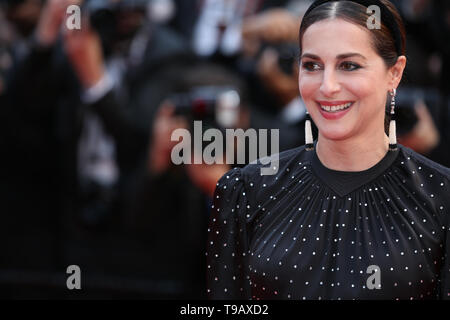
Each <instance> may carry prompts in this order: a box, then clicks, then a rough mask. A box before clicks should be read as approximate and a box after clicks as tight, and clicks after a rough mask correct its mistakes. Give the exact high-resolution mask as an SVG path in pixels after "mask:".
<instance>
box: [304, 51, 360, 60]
mask: <svg viewBox="0 0 450 320" xmlns="http://www.w3.org/2000/svg"><path fill="white" fill-rule="evenodd" d="M350 57H360V58H362V59H364V60H367V59H366V57H364V56H363V55H362V54H359V53H356V52H349V53H342V54H339V55H337V56H336V58H337V59H338V60H342V59H346V58H350ZM301 58H302V59H303V58H310V59H313V60H320V58H319V56H316V55H315V54H311V53H305V54H303V55H302V57H301Z"/></svg>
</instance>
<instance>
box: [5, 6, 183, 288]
mask: <svg viewBox="0 0 450 320" xmlns="http://www.w3.org/2000/svg"><path fill="white" fill-rule="evenodd" d="M71 4H79V5H80V6H81V8H82V10H81V11H82V19H81V21H82V25H81V29H80V30H77V29H75V30H68V29H67V28H66V23H65V22H66V18H67V17H68V14H67V13H66V10H67V7H68V6H69V5H71ZM146 5H147V3H146V1H130V0H122V1H109V0H103V1H102V0H98V1H97V0H88V1H85V2H84V3H80V1H71V0H48V1H46V4H45V7H44V8H43V10H42V14H41V16H40V19H39V23H38V25H37V27H36V29H35V32H34V33H33V37H32V46H31V50H30V52H29V53H28V54H27V55H26V56H24V58H23V59H22V60H21V61H20V63H18V64H17V65H16V66H15V67H14V70H13V72H12V77H11V78H10V79H9V81H8V84H7V87H8V89H7V92H6V95H7V100H8V103H9V104H10V105H11V106H12V107H11V110H13V113H14V118H17V119H20V122H21V125H20V127H19V128H20V130H17V129H14V128H13V126H11V129H10V131H11V132H13V130H15V131H17V132H19V133H20V135H21V136H23V140H22V141H19V143H18V144H17V146H18V148H23V150H24V151H23V154H22V155H20V156H18V157H17V159H16V160H18V161H15V163H16V165H17V167H19V164H20V163H25V164H26V166H27V167H32V168H34V169H35V171H37V172H39V175H33V174H26V173H25V174H23V182H22V183H17V185H18V187H17V188H18V190H20V189H19V188H21V187H23V185H24V184H25V185H30V186H31V185H33V186H34V187H33V189H34V190H41V189H43V188H42V185H45V184H48V181H49V180H51V181H52V184H53V185H54V188H53V189H52V190H53V192H50V193H49V194H45V195H44V196H43V197H41V198H42V200H41V201H44V202H46V203H51V204H52V205H53V206H54V207H56V208H53V209H52V210H48V216H49V219H48V221H46V220H44V219H42V217H40V219H41V221H40V223H31V220H30V219H32V217H31V216H30V217H28V215H30V213H31V211H30V210H29V209H26V208H24V206H26V204H27V203H28V204H30V201H27V195H28V193H26V192H25V193H23V192H19V191H14V190H13V191H12V192H13V193H14V194H15V195H16V197H20V199H18V200H17V201H16V202H17V203H16V204H12V205H11V208H10V209H8V210H6V212H11V213H12V212H16V211H17V212H20V214H21V215H22V216H24V217H23V218H22V221H27V222H26V224H27V225H30V226H31V225H33V226H34V228H35V229H39V228H40V226H41V225H42V228H47V227H48V226H50V225H51V226H54V227H55V232H56V233H57V234H58V236H59V237H60V239H58V240H57V241H53V240H52V241H49V244H48V245H42V246H46V247H49V248H53V247H55V251H56V252H57V255H58V256H59V258H58V259H59V260H58V263H60V264H61V265H65V264H66V262H67V261H69V260H70V261H77V262H78V263H79V264H82V265H84V266H85V271H86V272H87V273H88V274H92V275H98V274H102V273H103V272H104V270H105V265H107V266H108V267H107V268H108V271H109V272H108V275H109V276H112V277H114V276H117V275H119V274H122V275H123V274H125V275H126V277H125V279H123V282H120V281H119V282H116V283H122V286H123V287H122V288H119V287H117V288H115V290H116V291H117V292H120V291H121V290H122V292H134V293H136V292H139V291H140V292H142V289H139V288H137V287H136V286H134V285H133V283H134V282H133V277H136V278H139V277H141V276H148V273H149V271H148V270H150V268H147V267H148V266H149V265H150V266H151V265H152V263H153V261H149V260H148V259H145V252H146V251H148V250H149V249H148V247H146V246H149V245H151V243H147V242H145V241H143V239H142V238H141V237H142V234H133V233H131V231H130V230H129V228H128V227H127V226H128V225H129V219H130V217H129V215H128V212H127V210H126V209H125V204H124V203H125V202H128V201H129V200H128V199H127V198H126V197H127V196H129V194H128V193H126V192H123V190H127V188H128V185H129V181H130V180H131V179H132V177H133V175H134V174H135V172H136V171H137V168H138V167H139V163H141V162H142V161H143V159H144V158H145V155H146V146H147V143H148V138H149V137H148V132H149V130H150V126H151V123H152V119H153V117H154V114H155V112H156V109H157V107H158V105H159V104H160V103H161V101H162V99H163V97H165V96H166V95H167V92H172V91H173V90H172V89H171V86H172V84H173V83H174V79H177V77H178V76H179V74H180V72H181V73H182V71H181V70H182V68H183V67H184V66H185V65H186V64H188V63H189V62H187V61H190V60H189V59H191V55H190V54H189V50H187V49H186V46H185V45H184V44H183V42H182V41H181V40H180V39H179V38H178V37H177V36H176V35H175V34H174V33H173V32H171V31H170V30H167V29H164V28H159V27H156V26H154V25H153V24H152V22H151V21H149V20H148V19H147V16H146V14H147V11H146V10H147V9H146V8H147V7H146ZM41 138H42V139H41ZM36 141H38V142H36ZM41 155H42V159H41ZM30 159H34V160H35V162H31V161H30ZM19 161H20V162H19ZM11 163H12V164H11V166H12V165H14V164H13V163H14V162H11ZM10 169H11V167H10ZM27 172H28V171H27ZM41 176H42V178H41ZM44 177H45V178H44ZM48 177H51V178H48ZM44 179H46V180H44ZM44 181H45V182H44ZM30 194H31V192H30ZM19 204H21V205H20V206H19ZM26 212H28V213H26ZM25 213H26V214H25ZM12 216H13V215H12ZM33 216H36V217H37V216H39V215H36V214H34V215H33ZM17 224H18V222H17V221H14V222H11V225H8V224H6V227H7V228H8V226H9V231H8V232H7V234H11V233H17V232H16V231H15V230H16V229H17ZM49 234H50V233H49ZM18 236H19V235H18ZM30 238H31V239H30V244H32V243H33V242H32V241H34V243H36V245H39V242H40V241H41V240H39V241H36V239H35V238H33V236H32V234H31V233H30ZM40 238H43V237H40ZM32 247H33V246H30V245H26V246H24V247H23V248H20V249H19V250H14V248H13V247H11V250H9V249H8V250H5V252H10V253H8V254H7V255H6V256H7V257H8V258H9V261H10V264H13V261H18V252H23V257H24V259H22V260H21V261H20V262H18V263H17V264H16V265H15V266H16V267H18V268H29V267H31V265H32V264H29V263H27V262H26V261H27V260H26V259H27V257H28V256H29V255H30V254H31V253H30V252H31V251H33V249H31V248H32ZM130 248H131V249H130ZM34 251H35V252H36V254H39V253H38V252H39V251H38V250H35V249H34ZM42 259H43V257H42V258H39V257H38V258H36V261H40V260H42ZM107 261H109V263H108V262H107ZM59 268H61V266H59ZM59 270H60V269H59ZM98 281H99V282H97V284H96V285H94V284H92V286H93V287H96V288H97V289H98V290H103V289H102V288H107V287H108V284H107V283H106V282H105V281H104V280H102V281H100V280H98ZM127 281H128V282H127ZM87 286H88V287H89V284H87ZM157 287H158V286H157V285H156V286H155V287H154V288H157ZM152 290H154V289H153V286H152V285H148V286H147V287H146V288H145V290H144V292H146V293H147V294H148V293H149V292H152ZM155 290H156V289H155ZM173 290H174V292H176V290H177V289H173ZM168 292H171V291H170V290H168ZM89 294H90V292H87V295H89ZM104 294H106V295H107V296H112V295H113V294H114V290H109V291H104ZM123 294H125V293H123ZM174 294H175V293H174Z"/></svg>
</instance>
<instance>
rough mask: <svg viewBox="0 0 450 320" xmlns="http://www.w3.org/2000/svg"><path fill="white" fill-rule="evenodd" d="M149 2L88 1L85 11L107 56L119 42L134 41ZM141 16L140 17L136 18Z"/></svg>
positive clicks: (135, 0)
mask: <svg viewBox="0 0 450 320" xmlns="http://www.w3.org/2000/svg"><path fill="white" fill-rule="evenodd" d="M147 3H148V0H118V1H113V0H88V1H86V2H85V4H84V5H83V11H84V12H86V14H87V16H89V22H90V25H91V27H92V28H93V29H94V30H95V31H97V32H98V34H99V35H100V39H101V41H102V45H103V49H104V51H105V54H109V53H110V52H111V51H113V50H114V47H115V45H116V44H117V43H118V42H122V41H124V40H129V39H132V38H133V36H134V35H135V33H136V32H137V30H138V29H139V28H140V27H141V25H142V24H143V20H144V18H145V14H146V10H147ZM136 13H137V14H139V17H137V16H136Z"/></svg>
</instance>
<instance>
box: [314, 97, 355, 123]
mask: <svg viewBox="0 0 450 320" xmlns="http://www.w3.org/2000/svg"><path fill="white" fill-rule="evenodd" d="M317 103H318V104H319V107H320V108H319V110H320V113H321V114H322V116H323V117H324V118H325V119H329V120H336V119H339V118H341V117H343V116H344V115H345V114H346V113H347V112H348V110H349V109H350V107H351V106H352V105H353V103H354V102H353V101H317Z"/></svg>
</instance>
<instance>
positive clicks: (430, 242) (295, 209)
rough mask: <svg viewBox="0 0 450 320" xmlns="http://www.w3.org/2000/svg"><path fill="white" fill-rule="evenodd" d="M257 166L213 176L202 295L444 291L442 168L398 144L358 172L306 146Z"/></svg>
mask: <svg viewBox="0 0 450 320" xmlns="http://www.w3.org/2000/svg"><path fill="white" fill-rule="evenodd" d="M261 166H262V165H261V164H250V165H248V166H246V167H245V168H243V169H239V168H235V169H233V170H231V171H230V172H228V173H227V174H225V175H224V176H223V177H222V178H221V179H220V180H219V182H218V183H217V188H216V192H215V195H214V204H213V206H212V213H211V217H210V225H209V229H208V233H209V239H208V244H207V245H208V246H207V253H206V255H207V271H208V288H207V292H208V296H209V298H212V299H297V300H298V299H436V298H450V264H449V259H450V257H447V256H448V254H449V252H450V251H449V250H450V232H449V230H450V229H449V226H450V224H449V215H450V169H448V168H445V167H443V166H441V165H439V164H437V163H435V162H432V161H431V160H429V159H426V158H425V157H423V156H421V155H419V154H417V153H415V152H414V151H412V150H411V149H408V148H406V147H404V146H401V145H399V148H398V150H397V151H392V152H391V151H390V152H387V154H386V156H385V157H384V158H383V159H382V160H381V161H380V162H379V163H378V164H376V165H375V166H373V167H372V168H370V169H368V170H365V171H361V172H343V171H335V170H330V169H328V168H326V167H325V166H324V165H323V164H322V163H321V162H320V160H319V158H318V157H317V154H316V152H315V151H306V150H305V148H304V146H302V147H299V148H296V149H292V150H288V151H285V152H283V153H281V154H280V157H279V170H278V173H277V174H276V175H271V176H270V175H264V176H261V174H260V168H261ZM377 272H378V273H377Z"/></svg>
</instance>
